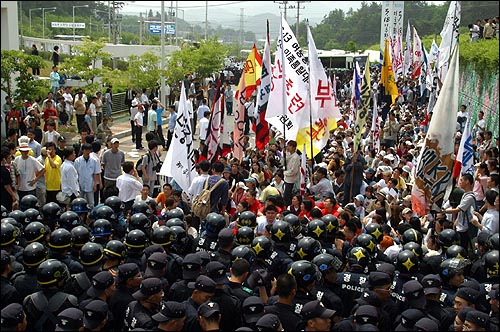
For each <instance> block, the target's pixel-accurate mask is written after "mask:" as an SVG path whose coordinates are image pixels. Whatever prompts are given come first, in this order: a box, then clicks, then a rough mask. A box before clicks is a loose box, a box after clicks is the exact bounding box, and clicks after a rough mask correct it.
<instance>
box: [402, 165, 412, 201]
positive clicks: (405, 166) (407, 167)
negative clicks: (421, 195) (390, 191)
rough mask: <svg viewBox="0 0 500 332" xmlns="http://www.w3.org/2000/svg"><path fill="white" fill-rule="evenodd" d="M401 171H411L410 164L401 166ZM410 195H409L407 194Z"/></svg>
mask: <svg viewBox="0 0 500 332" xmlns="http://www.w3.org/2000/svg"><path fill="white" fill-rule="evenodd" d="M403 172H406V173H411V169H410V166H408V165H404V166H403ZM408 196H410V197H411V195H408Z"/></svg>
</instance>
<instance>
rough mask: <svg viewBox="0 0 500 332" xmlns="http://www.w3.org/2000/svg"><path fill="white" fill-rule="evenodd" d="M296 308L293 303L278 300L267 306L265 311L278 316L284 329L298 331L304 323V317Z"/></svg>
mask: <svg viewBox="0 0 500 332" xmlns="http://www.w3.org/2000/svg"><path fill="white" fill-rule="evenodd" d="M294 309H295V308H294V307H293V306H291V305H288V304H284V303H280V302H276V303H274V304H273V305H269V306H266V307H265V308H264V312H265V313H268V314H275V315H276V316H278V317H279V318H280V320H281V325H282V326H283V330H284V331H298V329H299V327H300V326H301V325H302V317H301V316H300V315H299V314H298V313H296V312H295V310H294Z"/></svg>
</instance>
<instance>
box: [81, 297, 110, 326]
mask: <svg viewBox="0 0 500 332" xmlns="http://www.w3.org/2000/svg"><path fill="white" fill-rule="evenodd" d="M107 316H108V304H107V303H106V302H104V301H101V300H92V301H90V302H89V303H88V304H87V305H86V306H85V308H83V326H85V328H87V329H90V330H93V329H95V328H96V327H97V326H98V325H99V324H101V323H102V321H103V320H104V319H106V317H107Z"/></svg>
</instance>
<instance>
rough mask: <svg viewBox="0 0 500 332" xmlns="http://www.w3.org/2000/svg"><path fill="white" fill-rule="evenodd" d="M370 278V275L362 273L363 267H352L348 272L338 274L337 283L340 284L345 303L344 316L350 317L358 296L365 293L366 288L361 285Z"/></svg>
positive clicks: (341, 295)
mask: <svg viewBox="0 0 500 332" xmlns="http://www.w3.org/2000/svg"><path fill="white" fill-rule="evenodd" d="M367 280H368V276H367V275H366V274H364V273H362V271H361V269H358V268H356V267H351V268H349V270H348V271H347V272H342V273H338V274H337V283H338V284H339V285H340V294H339V296H340V298H341V299H342V301H343V303H344V310H343V312H342V316H344V317H348V316H349V315H350V314H351V310H352V308H353V307H354V305H355V301H354V300H356V299H357V298H359V297H360V296H361V294H363V291H364V288H363V287H362V286H361V285H363V284H364V283H365V282H366V281H367Z"/></svg>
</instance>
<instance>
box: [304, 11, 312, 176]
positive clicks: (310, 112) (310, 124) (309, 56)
mask: <svg viewBox="0 0 500 332" xmlns="http://www.w3.org/2000/svg"><path fill="white" fill-rule="evenodd" d="M306 25H307V29H308V33H310V27H309V19H306ZM307 55H308V56H307V62H308V64H309V72H311V53H310V50H308V53H307ZM307 93H308V94H309V96H308V97H309V98H308V99H309V132H310V133H311V135H310V138H311V161H312V164H311V168H314V140H313V135H312V132H313V117H312V102H311V95H312V93H311V76H310V75H309V89H308V90H307ZM304 146H305V145H304ZM304 150H305V149H304ZM303 152H304V153H305V154H306V157H307V153H306V151H303Z"/></svg>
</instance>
